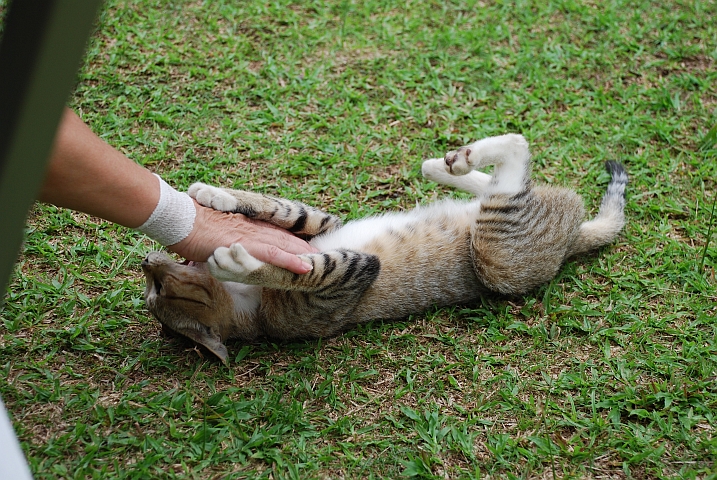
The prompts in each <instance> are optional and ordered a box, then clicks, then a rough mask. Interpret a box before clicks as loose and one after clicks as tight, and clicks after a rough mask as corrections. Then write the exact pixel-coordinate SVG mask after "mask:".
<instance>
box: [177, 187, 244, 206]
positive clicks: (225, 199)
mask: <svg viewBox="0 0 717 480" xmlns="http://www.w3.org/2000/svg"><path fill="white" fill-rule="evenodd" d="M187 193H188V194H189V196H190V197H192V198H193V199H195V200H196V201H197V203H199V204H200V205H203V206H205V207H209V208H213V209H214V210H219V211H220V212H236V211H237V208H238V206H239V202H238V201H237V199H236V198H234V197H233V196H231V195H230V194H228V193H227V192H225V191H224V190H222V189H221V188H217V187H212V186H211V185H207V184H204V183H194V184H192V185H191V186H190V187H189V190H187Z"/></svg>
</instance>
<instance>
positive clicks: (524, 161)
mask: <svg viewBox="0 0 717 480" xmlns="http://www.w3.org/2000/svg"><path fill="white" fill-rule="evenodd" d="M444 163H445V166H444V171H446V172H447V173H449V174H451V175H466V174H468V173H470V172H471V171H473V170H474V169H476V168H481V167H485V166H488V165H495V169H494V170H493V178H492V180H491V182H490V184H489V186H488V190H489V191H488V192H487V193H490V194H511V195H515V194H517V193H520V192H522V191H523V190H525V187H526V186H527V183H528V181H529V178H530V151H529V150H528V142H527V141H526V140H525V138H524V137H523V136H522V135H517V134H507V135H500V136H497V137H488V138H484V139H482V140H478V141H477V142H475V143H472V144H470V145H467V146H465V147H461V148H459V149H458V150H455V151H452V152H448V153H447V154H446V156H445V158H444Z"/></svg>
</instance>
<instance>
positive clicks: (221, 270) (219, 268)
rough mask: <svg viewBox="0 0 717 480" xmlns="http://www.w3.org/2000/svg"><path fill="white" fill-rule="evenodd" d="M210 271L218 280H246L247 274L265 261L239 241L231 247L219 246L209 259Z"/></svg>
mask: <svg viewBox="0 0 717 480" xmlns="http://www.w3.org/2000/svg"><path fill="white" fill-rule="evenodd" d="M207 263H208V265H209V272H210V273H211V274H212V276H213V277H214V278H216V279H218V280H221V281H225V282H242V283H243V282H245V281H246V279H247V276H248V275H249V274H250V273H252V272H253V271H254V270H257V269H258V268H260V267H261V266H263V265H264V262H262V261H260V260H257V259H256V258H254V257H252V256H251V255H250V254H249V252H247V251H246V249H245V248H244V247H242V246H241V244H239V243H235V244H233V245H232V246H231V247H229V248H227V247H219V248H217V249H216V250H214V254H213V255H212V256H211V257H209V260H208V261H207Z"/></svg>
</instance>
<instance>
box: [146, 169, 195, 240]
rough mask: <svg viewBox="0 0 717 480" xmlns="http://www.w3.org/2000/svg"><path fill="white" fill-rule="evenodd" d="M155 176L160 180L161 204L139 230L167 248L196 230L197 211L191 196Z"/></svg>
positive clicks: (159, 203)
mask: <svg viewBox="0 0 717 480" xmlns="http://www.w3.org/2000/svg"><path fill="white" fill-rule="evenodd" d="M155 176H156V177H157V178H158V179H159V188H160V190H159V202H158V203H157V206H156V207H155V209H154V212H152V215H150V217H149V218H148V219H147V221H146V222H144V223H143V224H142V225H140V226H139V227H137V230H139V231H140V232H142V233H144V234H145V235H147V236H148V237H149V238H151V239H152V240H156V241H157V242H159V243H161V244H162V245H164V246H165V247H166V246H169V245H174V244H175V243H179V242H181V241H182V240H184V239H185V238H187V235H189V233H190V232H191V231H192V228H194V217H196V215H197V210H196V208H194V202H193V201H192V198H191V197H190V196H189V195H187V194H186V193H184V192H178V191H176V190H175V189H173V188H172V187H170V186H169V185H167V182H165V181H164V180H162V179H161V178H159V176H158V175H156V174H155Z"/></svg>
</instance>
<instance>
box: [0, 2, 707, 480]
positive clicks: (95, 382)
mask: <svg viewBox="0 0 717 480" xmlns="http://www.w3.org/2000/svg"><path fill="white" fill-rule="evenodd" d="M0 10H1V9H0ZM716 13H717V4H716V3H715V2H714V1H699V0H667V1H665V2H661V3H657V2H647V1H641V0H638V1H637V2H627V1H624V0H608V1H606V2H600V3H593V2H577V1H573V0H562V1H550V2H526V1H521V2H517V5H514V4H513V3H512V2H475V1H453V2H435V1H407V2H403V3H397V2H388V1H386V0H369V1H365V2H350V1H334V2H318V1H310V2H299V3H291V2H287V1H284V0H277V1H274V2H260V1H245V2H223V1H218V2H185V1H180V2H162V1H132V0H125V1H122V2H117V1H110V2H107V4H106V5H105V8H104V10H103V13H102V15H101V19H100V23H99V28H98V30H97V32H96V34H95V36H94V38H93V40H92V42H91V45H90V47H89V52H88V55H87V58H86V62H85V64H84V66H83V68H82V71H81V74H80V76H79V83H78V87H77V89H76V92H75V93H74V95H73V96H72V98H71V100H70V103H71V105H72V107H73V108H74V109H75V110H76V111H78V112H79V113H80V114H81V116H82V117H83V119H84V120H85V121H86V122H87V123H88V124H89V125H90V126H91V127H92V128H93V130H94V131H95V132H97V133H98V134H99V135H101V136H102V138H104V139H105V140H107V141H108V142H109V143H111V144H112V145H114V146H116V147H117V148H119V149H121V150H122V151H123V152H125V153H127V154H128V155H129V156H130V157H131V158H133V159H135V160H137V161H138V162H141V163H143V164H145V165H146V166H147V167H149V168H151V169H153V170H155V171H158V172H160V173H161V174H162V175H163V177H165V179H167V180H168V181H169V182H170V183H171V184H174V185H176V186H178V187H183V188H184V187H187V186H188V185H189V184H190V183H191V182H194V181H205V182H209V183H214V184H221V185H230V186H236V187H243V188H250V189H252V190H255V191H260V192H268V193H272V194H278V195H282V196H286V197H289V198H295V199H299V200H303V201H306V202H308V203H311V204H313V205H317V206H321V207H323V208H325V209H327V210H329V211H331V212H333V213H337V214H340V215H341V216H343V217H344V218H354V217H358V216H363V215H368V214H372V213H375V212H382V211H386V210H389V209H401V208H408V207H410V206H412V205H414V204H415V203H416V202H427V201H431V200H433V199H435V198H440V197H443V196H447V195H462V194H458V193H454V192H450V191H447V190H445V189H442V188H440V187H437V186H436V185H434V184H430V183H427V182H425V181H424V180H422V179H421V177H420V167H419V166H420V163H421V160H422V159H424V158H428V157H433V156H442V155H443V153H445V151H447V150H449V149H451V148H454V147H456V146H459V145H462V144H465V143H467V142H469V141H471V140H475V139H477V138H481V137H485V136H488V135H494V134H500V133H505V132H520V133H523V134H524V135H525V136H526V137H527V138H528V139H529V140H530V142H531V144H532V148H533V151H534V159H535V168H534V172H535V176H536V177H537V178H538V179H539V180H541V181H544V182H549V183H555V184H563V185H570V186H573V187H574V188H575V189H576V190H577V191H579V192H580V193H581V194H583V195H584V197H585V199H586V203H587V206H588V209H589V210H590V211H591V212H592V213H594V212H595V211H596V208H597V205H598V203H599V198H600V196H601V194H602V192H603V191H604V188H605V184H606V182H607V176H606V174H605V173H604V172H603V167H602V165H603V163H604V161H605V160H608V159H618V160H620V161H622V162H624V163H625V164H626V165H627V168H628V170H629V172H630V175H631V183H630V185H629V192H628V205H627V215H628V218H629V222H628V225H627V227H626V228H625V231H624V233H623V235H622V236H621V238H620V240H619V241H618V242H617V243H615V244H614V245H611V246H610V247H607V248H604V249H602V250H601V251H600V252H598V253H597V254H596V255H591V256H587V257H585V258H580V259H577V260H575V261H571V262H569V263H568V264H567V265H566V266H565V267H564V268H563V269H562V271H561V273H560V275H559V276H558V278H556V279H555V280H554V281H553V282H551V283H550V284H549V285H546V286H545V287H543V288H540V289H539V290H537V291H535V292H533V293H531V294H530V295H526V296H525V297H523V298H517V299H504V298H485V299H484V300H483V302H482V303H481V304H480V305H463V306H456V307H454V308H447V309H441V310H438V309H436V310H433V311H430V312H427V313H426V314H424V315H416V316H414V317H413V318H409V319H403V320H400V321H393V322H388V321H385V322H382V321H376V322H373V323H372V324H369V325H365V326H361V327H359V328H356V329H354V330H352V331H349V332H347V333H346V334H345V335H342V336H339V337H337V338H332V339H326V340H322V341H318V342H303V343H302V342H298V343H290V344H273V343H270V342H264V343H256V344H249V345H244V344H241V343H237V342H235V343H231V344H230V345H229V349H230V355H231V360H232V361H231V365H230V366H229V367H224V366H222V365H221V364H219V363H218V362H217V361H216V360H214V359H213V358H209V357H208V355H207V353H206V352H204V351H202V350H197V349H195V348H194V347H193V345H191V344H190V343H185V342H182V341H179V340H176V339H167V338H164V337H162V336H161V335H160V329H159V326H158V323H157V322H156V321H154V320H153V319H152V318H151V317H150V316H149V315H148V313H147V311H146V310H145V308H144V306H143V300H142V289H143V280H142V275H141V272H140V268H139V262H140V260H141V258H142V257H143V255H144V254H145V253H146V252H148V251H150V250H152V249H156V248H157V245H154V244H152V243H151V242H150V241H149V240H147V239H146V238H145V237H143V236H142V235H140V234H137V233H134V232H132V231H129V230H127V229H124V228H120V227H116V226H113V225H108V224H106V223H104V222H102V221H101V220H99V219H96V218H91V217H88V216H85V215H81V214H76V213H72V212H69V211H66V210H62V209H58V208H55V207H52V206H47V205H39V204H38V205H36V206H35V208H34V210H33V211H32V213H31V215H30V218H29V221H28V228H27V236H26V243H25V247H24V250H23V252H22V254H21V256H20V257H19V260H18V264H17V267H16V269H15V275H14V279H13V281H12V283H11V285H10V287H9V288H8V289H7V292H6V293H5V303H4V305H3V306H2V307H0V316H1V317H2V327H0V332H1V333H2V335H1V336H0V338H1V342H2V343H1V344H0V345H1V349H0V368H2V375H0V377H1V378H2V380H0V393H1V394H2V397H3V399H4V401H5V403H6V405H7V408H8V410H9V412H10V413H11V415H12V417H13V421H14V425H15V427H16V429H17V433H18V435H19V437H20V440H21V442H22V446H23V449H24V451H25V453H26V455H27V458H28V461H29V463H30V466H31V469H32V471H33V473H34V475H35V477H36V478H37V479H50V478H254V477H259V478H398V477H418V478H489V477H490V478H558V477H559V478H687V479H697V478H699V479H708V478H710V479H714V478H717V463H716V459H717V344H716V343H715V337H716V334H717V321H716V320H715V316H716V315H717V287H716V286H715V266H716V264H717V248H716V247H715V243H716V241H717V237H716V236H715V233H714V232H715V225H716V224H717V220H716V219H715V200H716V198H717V197H716V196H715V188H716V182H715V179H717V166H716V165H717V88H716V85H717V74H716V73H715V72H716V71H717V68H716V64H717V44H716V43H715V38H717V28H716V27H715V23H714V16H715V14H716Z"/></svg>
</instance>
